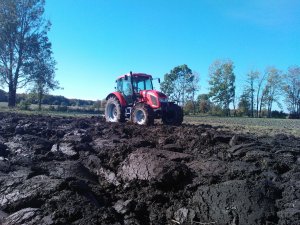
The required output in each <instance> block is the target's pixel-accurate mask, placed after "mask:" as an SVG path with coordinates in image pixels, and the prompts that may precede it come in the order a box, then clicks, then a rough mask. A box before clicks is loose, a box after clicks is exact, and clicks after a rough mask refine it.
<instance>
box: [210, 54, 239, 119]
mask: <svg viewBox="0 0 300 225" xmlns="http://www.w3.org/2000/svg"><path fill="white" fill-rule="evenodd" d="M233 69H234V65H233V62H232V61H231V60H222V61H221V60H217V61H215V62H214V63H213V64H212V65H211V66H210V68H209V77H210V80H209V85H210V88H209V90H210V92H209V95H210V96H211V97H212V100H213V101H214V102H215V103H217V105H221V106H222V107H223V110H225V112H226V115H227V116H229V115H230V109H229V105H230V103H233V101H234V98H235V75H234V72H233Z"/></svg>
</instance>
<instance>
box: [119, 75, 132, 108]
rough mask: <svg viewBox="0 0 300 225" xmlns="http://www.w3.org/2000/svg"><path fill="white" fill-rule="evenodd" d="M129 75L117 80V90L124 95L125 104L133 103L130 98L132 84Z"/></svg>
mask: <svg viewBox="0 0 300 225" xmlns="http://www.w3.org/2000/svg"><path fill="white" fill-rule="evenodd" d="M130 79H131V77H127V79H125V78H121V79H119V80H118V81H117V90H118V92H121V93H122V95H123V96H124V98H125V100H126V103H127V105H131V104H133V100H132V94H133V93H132V85H131V80H130Z"/></svg>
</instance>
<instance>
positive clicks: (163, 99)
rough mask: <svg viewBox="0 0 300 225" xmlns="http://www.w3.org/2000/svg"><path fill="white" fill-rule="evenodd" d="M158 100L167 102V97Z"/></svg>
mask: <svg viewBox="0 0 300 225" xmlns="http://www.w3.org/2000/svg"><path fill="white" fill-rule="evenodd" d="M159 102H168V98H159Z"/></svg>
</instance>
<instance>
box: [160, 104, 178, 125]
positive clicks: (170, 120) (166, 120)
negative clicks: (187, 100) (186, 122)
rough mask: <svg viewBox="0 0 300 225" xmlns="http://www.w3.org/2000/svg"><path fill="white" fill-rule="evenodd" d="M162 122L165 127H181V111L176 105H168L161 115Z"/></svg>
mask: <svg viewBox="0 0 300 225" xmlns="http://www.w3.org/2000/svg"><path fill="white" fill-rule="evenodd" d="M162 122H163V124H166V125H176V126H178V125H181V124H182V122H183V110H182V108H181V107H180V106H178V105H176V104H170V105H169V106H167V107H166V109H165V110H164V111H163V114H162Z"/></svg>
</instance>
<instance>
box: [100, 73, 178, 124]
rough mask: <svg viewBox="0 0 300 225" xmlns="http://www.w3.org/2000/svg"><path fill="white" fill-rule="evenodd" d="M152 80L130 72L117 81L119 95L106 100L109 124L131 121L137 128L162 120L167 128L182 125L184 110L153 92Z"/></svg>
mask: <svg viewBox="0 0 300 225" xmlns="http://www.w3.org/2000/svg"><path fill="white" fill-rule="evenodd" d="M152 80H153V78H152V76H151V75H148V74H144V73H132V72H130V73H129V74H126V75H123V76H120V77H119V78H118V79H117V80H116V83H117V87H116V91H115V92H113V93H110V94H109V95H108V96H107V97H106V100H107V103H106V106H105V118H106V121H108V122H124V121H125V120H126V119H129V120H130V121H132V122H133V123H136V124H140V125H151V124H153V123H154V119H161V120H162V122H163V123H164V124H168V125H180V124H181V123H182V121H183V111H182V108H181V107H180V106H178V105H177V104H175V103H174V102H169V101H168V97H167V96H166V95H165V94H163V93H161V92H159V91H156V90H153V84H152ZM159 82H160V81H159Z"/></svg>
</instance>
